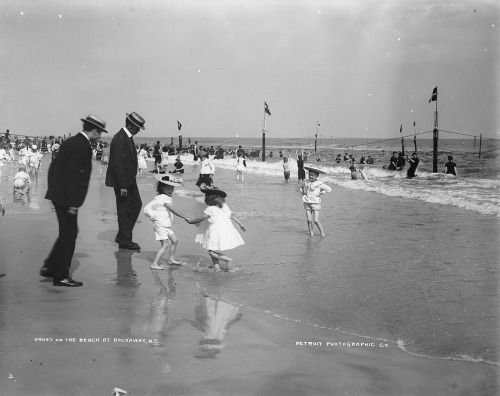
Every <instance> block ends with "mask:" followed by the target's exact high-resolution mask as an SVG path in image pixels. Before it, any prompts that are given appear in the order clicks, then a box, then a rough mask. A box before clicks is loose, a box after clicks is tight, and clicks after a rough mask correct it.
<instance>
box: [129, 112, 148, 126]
mask: <svg viewBox="0 0 500 396" xmlns="http://www.w3.org/2000/svg"><path fill="white" fill-rule="evenodd" d="M126 115H127V119H128V120H129V121H130V122H131V123H132V124H134V125H136V126H138V127H139V128H141V129H144V124H145V123H146V121H145V120H144V118H142V117H141V116H140V115H139V114H137V113H136V112H135V111H133V112H132V113H130V114H129V113H127V114H126Z"/></svg>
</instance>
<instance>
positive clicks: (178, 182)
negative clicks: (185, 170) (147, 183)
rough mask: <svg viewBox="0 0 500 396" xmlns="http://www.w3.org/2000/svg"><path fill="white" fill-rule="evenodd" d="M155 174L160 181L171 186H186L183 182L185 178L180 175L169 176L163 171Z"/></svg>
mask: <svg viewBox="0 0 500 396" xmlns="http://www.w3.org/2000/svg"><path fill="white" fill-rule="evenodd" d="M153 176H154V178H155V179H156V180H158V181H159V182H160V183H163V184H167V185H169V186H174V187H179V186H184V184H182V181H183V180H182V178H180V177H175V176H169V175H165V174H161V173H159V174H156V175H153Z"/></svg>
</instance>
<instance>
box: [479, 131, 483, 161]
mask: <svg viewBox="0 0 500 396" xmlns="http://www.w3.org/2000/svg"><path fill="white" fill-rule="evenodd" d="M482 140H483V134H482V133H480V134H479V158H481V143H482Z"/></svg>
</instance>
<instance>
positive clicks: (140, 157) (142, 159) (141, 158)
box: [137, 149, 148, 169]
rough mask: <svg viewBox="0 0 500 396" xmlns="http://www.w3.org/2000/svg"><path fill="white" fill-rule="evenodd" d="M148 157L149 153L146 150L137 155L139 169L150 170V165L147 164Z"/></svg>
mask: <svg viewBox="0 0 500 396" xmlns="http://www.w3.org/2000/svg"><path fill="white" fill-rule="evenodd" d="M147 156H148V152H147V151H146V150H144V149H141V150H140V151H139V154H137V165H138V167H139V169H148V164H147V163H146V157H147Z"/></svg>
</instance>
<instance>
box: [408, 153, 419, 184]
mask: <svg viewBox="0 0 500 396" xmlns="http://www.w3.org/2000/svg"><path fill="white" fill-rule="evenodd" d="M408 162H409V163H410V167H409V168H408V171H407V172H406V177H407V178H408V179H413V178H414V177H415V171H416V170H417V166H418V163H419V162H420V160H419V159H418V157H417V153H413V154H412V155H411V158H408Z"/></svg>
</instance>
